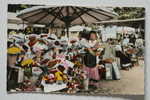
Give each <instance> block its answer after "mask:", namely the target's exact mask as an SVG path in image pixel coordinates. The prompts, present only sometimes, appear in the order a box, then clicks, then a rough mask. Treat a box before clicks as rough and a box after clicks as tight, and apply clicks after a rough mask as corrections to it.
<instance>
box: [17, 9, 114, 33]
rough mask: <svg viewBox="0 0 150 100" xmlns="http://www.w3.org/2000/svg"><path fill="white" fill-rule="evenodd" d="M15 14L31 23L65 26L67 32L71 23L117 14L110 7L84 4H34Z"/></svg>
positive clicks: (93, 20)
mask: <svg viewBox="0 0 150 100" xmlns="http://www.w3.org/2000/svg"><path fill="white" fill-rule="evenodd" d="M17 15H18V16H17V17H19V18H21V19H23V20H24V21H27V22H30V23H32V24H44V25H46V26H47V27H48V26H50V27H66V28H67V34H68V33H69V27H70V26H72V25H79V24H91V23H95V22H99V21H104V20H109V19H113V18H115V17H116V16H117V14H116V13H114V12H113V11H112V10H110V9H106V8H99V7H84V6H34V7H31V8H27V9H24V10H22V11H20V12H19V13H18V14H17ZM68 35H69V34H68Z"/></svg>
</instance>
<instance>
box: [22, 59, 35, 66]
mask: <svg viewBox="0 0 150 100" xmlns="http://www.w3.org/2000/svg"><path fill="white" fill-rule="evenodd" d="M31 64H35V62H34V61H33V60H32V59H26V60H24V61H22V62H21V65H22V66H25V65H31Z"/></svg>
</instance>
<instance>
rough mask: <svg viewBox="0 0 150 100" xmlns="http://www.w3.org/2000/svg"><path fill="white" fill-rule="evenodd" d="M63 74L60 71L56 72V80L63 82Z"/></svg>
mask: <svg viewBox="0 0 150 100" xmlns="http://www.w3.org/2000/svg"><path fill="white" fill-rule="evenodd" d="M62 76H63V73H62V72H60V71H58V72H56V73H55V77H56V80H61V81H62V80H63V77H62Z"/></svg>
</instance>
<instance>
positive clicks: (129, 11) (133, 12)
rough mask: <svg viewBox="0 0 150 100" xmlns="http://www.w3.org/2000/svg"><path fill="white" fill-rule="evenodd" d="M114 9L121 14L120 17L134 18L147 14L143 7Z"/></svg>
mask: <svg viewBox="0 0 150 100" xmlns="http://www.w3.org/2000/svg"><path fill="white" fill-rule="evenodd" d="M114 11H115V12H116V13H117V14H118V15H119V16H118V19H134V18H143V17H144V16H145V9H144V8H141V7H116V8H114Z"/></svg>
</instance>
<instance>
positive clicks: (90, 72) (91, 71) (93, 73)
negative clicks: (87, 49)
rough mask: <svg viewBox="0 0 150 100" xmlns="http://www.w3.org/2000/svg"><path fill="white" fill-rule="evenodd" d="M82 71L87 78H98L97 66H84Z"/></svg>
mask: <svg viewBox="0 0 150 100" xmlns="http://www.w3.org/2000/svg"><path fill="white" fill-rule="evenodd" d="M84 71H85V72H86V75H87V78H89V79H93V80H100V75H99V70H98V68H97V67H93V68H89V67H86V66H85V67H84Z"/></svg>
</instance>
